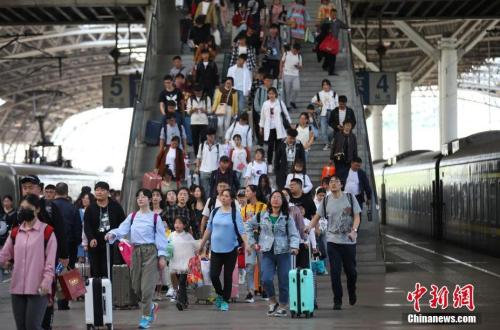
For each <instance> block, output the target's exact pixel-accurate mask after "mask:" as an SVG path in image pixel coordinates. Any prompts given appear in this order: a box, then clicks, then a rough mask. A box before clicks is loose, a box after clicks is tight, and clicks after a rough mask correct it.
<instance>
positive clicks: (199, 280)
mask: <svg viewBox="0 0 500 330" xmlns="http://www.w3.org/2000/svg"><path fill="white" fill-rule="evenodd" d="M188 269H189V271H188V275H187V284H188V285H190V286H192V287H195V288H197V287H199V286H202V285H203V274H202V272H201V261H200V257H198V256H194V257H192V258H191V259H189V263H188Z"/></svg>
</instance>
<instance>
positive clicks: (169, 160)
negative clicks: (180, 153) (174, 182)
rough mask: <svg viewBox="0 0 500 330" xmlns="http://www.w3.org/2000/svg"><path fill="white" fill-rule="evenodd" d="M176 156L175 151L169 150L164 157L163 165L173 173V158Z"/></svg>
mask: <svg viewBox="0 0 500 330" xmlns="http://www.w3.org/2000/svg"><path fill="white" fill-rule="evenodd" d="M176 154H177V149H174V148H169V149H168V152H167V156H166V157H165V164H166V165H167V166H168V168H169V169H170V170H171V171H172V173H175V156H176Z"/></svg>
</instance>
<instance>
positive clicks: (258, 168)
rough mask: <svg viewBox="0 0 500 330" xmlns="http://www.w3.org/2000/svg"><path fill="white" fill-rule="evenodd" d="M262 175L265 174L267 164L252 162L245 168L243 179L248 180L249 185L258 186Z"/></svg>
mask: <svg viewBox="0 0 500 330" xmlns="http://www.w3.org/2000/svg"><path fill="white" fill-rule="evenodd" d="M262 174H267V164H266V162H264V161H261V162H260V163H259V162H257V161H255V160H254V161H253V162H251V163H250V164H248V166H247V170H246V172H245V178H250V182H249V184H254V185H258V184H259V178H260V176H261V175H262Z"/></svg>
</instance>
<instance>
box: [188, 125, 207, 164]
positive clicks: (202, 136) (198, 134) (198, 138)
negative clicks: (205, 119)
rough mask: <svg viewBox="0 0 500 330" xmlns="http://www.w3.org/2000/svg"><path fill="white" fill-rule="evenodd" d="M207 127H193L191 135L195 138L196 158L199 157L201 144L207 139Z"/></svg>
mask: <svg viewBox="0 0 500 330" xmlns="http://www.w3.org/2000/svg"><path fill="white" fill-rule="evenodd" d="M207 128H208V126H207V125H191V134H192V136H193V149H194V156H195V157H196V156H197V155H198V149H199V148H200V144H202V143H203V142H205V140H206V139H207Z"/></svg>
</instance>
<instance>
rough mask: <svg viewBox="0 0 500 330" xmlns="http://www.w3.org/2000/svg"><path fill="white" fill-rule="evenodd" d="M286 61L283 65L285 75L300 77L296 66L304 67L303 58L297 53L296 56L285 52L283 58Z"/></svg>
mask: <svg viewBox="0 0 500 330" xmlns="http://www.w3.org/2000/svg"><path fill="white" fill-rule="evenodd" d="M281 60H282V61H284V62H285V63H284V65H283V74H284V75H287V76H298V75H299V69H297V67H296V65H302V56H301V55H300V54H298V53H297V55H294V54H293V53H292V52H291V51H288V52H285V54H283V57H282V58H281Z"/></svg>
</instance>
